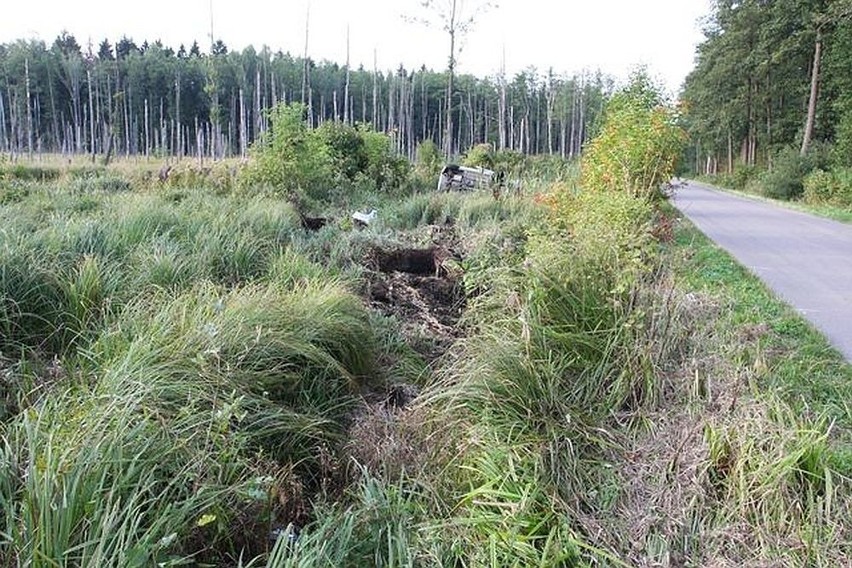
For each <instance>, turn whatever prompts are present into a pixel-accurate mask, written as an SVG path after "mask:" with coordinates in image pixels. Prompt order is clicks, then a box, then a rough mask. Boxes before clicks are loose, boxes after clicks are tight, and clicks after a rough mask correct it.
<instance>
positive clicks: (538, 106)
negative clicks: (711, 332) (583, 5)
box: [0, 33, 612, 159]
mask: <svg viewBox="0 0 852 568" xmlns="http://www.w3.org/2000/svg"><path fill="white" fill-rule="evenodd" d="M209 51H210V52H209V53H202V51H201V49H200V48H199V46H198V43H193V44H192V45H191V46H190V47H189V49H188V50H187V49H186V48H185V46H183V45H181V46H180V47H179V48H178V49H177V50H174V49H172V48H171V47H167V46H164V45H163V44H162V43H161V42H159V41H154V42H151V43H149V42H148V41H144V42H142V43H141V44H140V45H137V44H136V43H135V42H134V41H133V40H132V39H129V38H127V37H123V38H122V39H120V40H119V41H118V42H117V43H116V44H115V46H113V45H112V44H111V43H110V42H109V41H107V40H104V41H102V42H101V43H100V44H99V46H98V47H97V48H94V46H89V47H88V48H85V49H84V48H82V47H81V46H80V44H79V43H78V41H77V40H76V38H75V37H74V36H73V35H71V34H68V33H63V34H61V35H60V36H59V37H57V38H56V39H55V41H54V42H53V44H52V45H49V46H48V45H47V44H45V43H44V42H42V41H37V40H21V41H17V42H14V43H10V44H5V45H0V152H10V153H14V154H24V153H25V154H28V155H33V154H38V153H42V152H53V153H56V152H61V153H63V154H87V153H88V154H103V155H108V154H115V155H122V156H133V155H144V156H198V157H211V158H223V157H228V156H245V155H246V152H247V151H248V148H249V146H250V145H251V144H252V143H253V142H254V141H255V140H256V139H258V138H259V137H260V136H261V135H262V134H263V133H264V132H266V131H267V130H268V129H269V116H268V110H269V109H270V108H272V107H273V106H275V105H276V104H278V103H292V102H297V103H301V104H304V105H305V106H306V107H307V117H308V123H309V125H311V126H319V125H321V124H323V123H324V122H330V121H334V122H342V123H344V124H348V125H354V124H356V123H362V124H367V123H369V124H370V125H372V126H373V128H374V129H376V130H377V131H380V132H384V133H388V134H389V135H390V136H391V137H392V139H393V145H394V148H395V149H396V151H397V152H398V153H400V154H403V155H405V156H407V157H409V158H410V159H413V158H414V157H415V152H416V148H417V145H418V144H419V143H420V142H422V141H424V140H432V141H433V142H434V143H435V144H437V145H438V147H439V148H445V147H448V148H450V149H451V152H450V153H451V154H458V153H460V152H463V151H465V150H466V149H467V148H470V147H471V146H474V145H476V144H479V143H486V144H492V145H493V146H494V147H496V148H497V149H498V150H514V151H517V152H524V153H548V154H558V155H560V156H563V157H574V156H577V155H579V153H580V151H581V148H582V146H583V143H584V142H585V141H586V140H587V139H588V137H589V134H590V131H591V126H592V125H594V124H595V123H596V121H597V120H598V119H599V117H600V114H601V109H602V104H603V100H604V96H605V94H606V93H607V92H609V91H610V90H611V89H612V80H611V79H610V78H608V77H606V76H604V75H603V74H601V73H588V74H581V75H572V76H564V75H557V74H555V73H554V72H552V71H550V72H548V73H546V74H542V73H540V72H538V71H537V70H536V69H534V68H529V69H526V70H524V71H522V72H520V73H518V74H516V75H515V76H514V77H507V76H506V75H505V73H498V74H497V75H496V76H494V77H488V78H478V77H474V76H471V75H464V74H462V75H459V76H457V77H454V85H453V88H452V100H451V101H450V102H449V104H448V103H447V98H448V95H447V93H448V89H447V74H448V73H447V72H446V71H442V72H436V71H432V70H428V69H426V68H425V67H421V68H420V69H414V70H411V69H405V68H404V67H402V66H400V67H399V68H397V69H396V70H391V71H384V70H379V69H378V68H375V67H374V68H373V69H364V68H363V67H358V68H355V69H350V68H349V67H348V65H339V64H337V63H333V62H329V61H322V62H316V61H314V60H312V59H310V57H295V56H292V55H290V54H289V53H282V52H280V51H277V52H273V51H271V50H270V49H269V48H267V47H263V48H262V49H260V50H259V51H258V50H256V49H255V48H254V47H248V48H246V49H244V50H243V51H242V52H238V51H229V50H228V48H227V46H226V45H225V44H224V43H223V42H221V41H216V42H215V43H214V44H213V45H212V48H211V49H210V50H209ZM447 109H450V112H451V113H452V117H451V118H452V120H451V121H447V117H446V113H447ZM447 124H452V125H453V128H451V129H450V130H448V129H447V128H446V125H447Z"/></svg>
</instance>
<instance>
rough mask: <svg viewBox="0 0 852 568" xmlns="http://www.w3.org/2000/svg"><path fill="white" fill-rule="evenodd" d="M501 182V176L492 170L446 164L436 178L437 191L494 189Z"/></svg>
mask: <svg viewBox="0 0 852 568" xmlns="http://www.w3.org/2000/svg"><path fill="white" fill-rule="evenodd" d="M501 181H502V180H501V176H500V175H499V174H497V173H496V172H494V170H489V169H487V168H473V167H469V166H457V165H455V164H448V165H446V166H444V167H443V169H442V170H441V174H440V175H439V176H438V191H450V190H456V191H468V190H473V189H494V188H495V187H498V186H499V185H500V182H501Z"/></svg>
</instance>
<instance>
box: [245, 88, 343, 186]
mask: <svg viewBox="0 0 852 568" xmlns="http://www.w3.org/2000/svg"><path fill="white" fill-rule="evenodd" d="M305 112H306V109H305V107H304V105H301V104H296V103H293V104H289V105H283V104H279V105H277V106H276V107H274V108H273V109H272V110H271V111H270V113H269V118H270V120H271V122H272V126H271V130H270V131H268V132H266V133H265V135H264V136H263V137H262V138H261V139H260V140H259V141H257V142H256V143H255V144H254V145H253V146H252V160H251V161H250V162H249V165H248V166H247V167H246V168H245V169H243V170H242V171H241V172H240V175H239V184H240V186H241V187H242V189H243V190H244V191H248V192H257V191H261V190H263V189H270V190H272V191H273V192H274V193H275V194H278V195H284V194H287V193H290V192H297V193H305V194H307V195H309V196H311V197H317V196H322V195H323V194H324V192H325V191H326V190H327V189H328V186H329V185H330V184H331V183H332V181H333V171H334V158H333V156H332V154H331V152H330V150H329V147H328V145H327V144H326V143H325V142H324V141H323V139H322V138H321V137H320V136H319V134H317V132H316V131H313V130H310V129H309V128H308V125H307V123H306V122H305V118H304V117H305Z"/></svg>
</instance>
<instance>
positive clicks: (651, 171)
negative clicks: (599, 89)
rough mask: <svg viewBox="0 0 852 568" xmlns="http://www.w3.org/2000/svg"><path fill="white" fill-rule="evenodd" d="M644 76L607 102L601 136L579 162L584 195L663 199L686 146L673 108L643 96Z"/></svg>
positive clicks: (648, 95) (652, 95)
mask: <svg viewBox="0 0 852 568" xmlns="http://www.w3.org/2000/svg"><path fill="white" fill-rule="evenodd" d="M643 81H644V79H643V78H642V76H639V77H635V78H634V81H633V83H631V85H630V86H628V87H627V88H626V89H625V90H623V91H621V92H620V93H617V94H616V95H614V96H613V97H612V99H611V100H610V101H609V103H608V104H607V108H606V114H605V118H604V124H603V127H602V129H601V132H600V134H599V135H598V136H597V137H595V139H594V140H592V142H591V143H590V144H589V145H588V147H587V149H586V152H585V154H584V155H583V159H582V162H581V175H582V178H581V185H582V187H583V188H584V189H585V190H587V191H621V192H626V193H629V194H630V195H634V196H641V197H643V198H658V197H661V196H662V193H661V191H660V189H661V185H662V184H663V183H665V182H668V181H669V179H671V177H672V175H673V174H674V171H675V163H676V161H677V158H678V157H679V156H680V154H681V150H682V148H683V145H684V143H685V134H684V132H683V130H682V129H681V128H680V127H678V126H677V115H676V113H675V111H674V110H673V109H672V108H669V107H666V106H663V105H660V104H659V103H658V99H659V97H658V96H654V93H650V94H649V93H647V92H646V91H647V90H646V89H645V88H638V87H637V84H638V85H639V87H641V86H642V85H644V82H643Z"/></svg>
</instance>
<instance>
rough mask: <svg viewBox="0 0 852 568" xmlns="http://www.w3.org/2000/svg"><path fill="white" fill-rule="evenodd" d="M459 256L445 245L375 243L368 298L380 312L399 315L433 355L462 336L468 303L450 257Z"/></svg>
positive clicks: (415, 341)
mask: <svg viewBox="0 0 852 568" xmlns="http://www.w3.org/2000/svg"><path fill="white" fill-rule="evenodd" d="M453 258H458V257H457V255H455V254H454V253H452V252H451V251H450V249H449V248H447V247H445V246H439V245H435V246H429V247H426V248H403V249H392V250H385V249H374V250H373V251H372V252H371V254H370V255H369V258H368V262H367V264H368V266H370V268H372V269H373V270H374V272H373V273H372V275H371V277H370V279H369V289H368V299H369V302H370V305H371V306H372V307H373V308H374V309H376V310H378V311H379V312H381V313H383V314H386V315H393V316H395V317H396V318H397V319H398V320H399V321H400V322H401V323H402V325H403V332H404V333H405V335H406V336H407V337H408V339H409V341H410V343H411V345H412V347H413V348H414V349H415V350H417V351H418V352H419V353H420V354H421V355H423V356H424V357H426V358H427V360H429V361H433V360H435V359H437V358H438V357H440V356H441V355H442V354H443V353H444V352H446V350H447V349H448V348H449V346H450V345H451V344H452V342H453V341H454V340H455V338H456V337H458V329H457V324H458V321H459V318H460V317H461V314H462V311H463V310H464V307H465V303H466V302H465V294H464V287H463V286H462V283H461V281H460V278H459V276H458V275H456V274H454V273H453V271H452V270H450V269H448V266H447V261H448V260H450V259H453Z"/></svg>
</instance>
